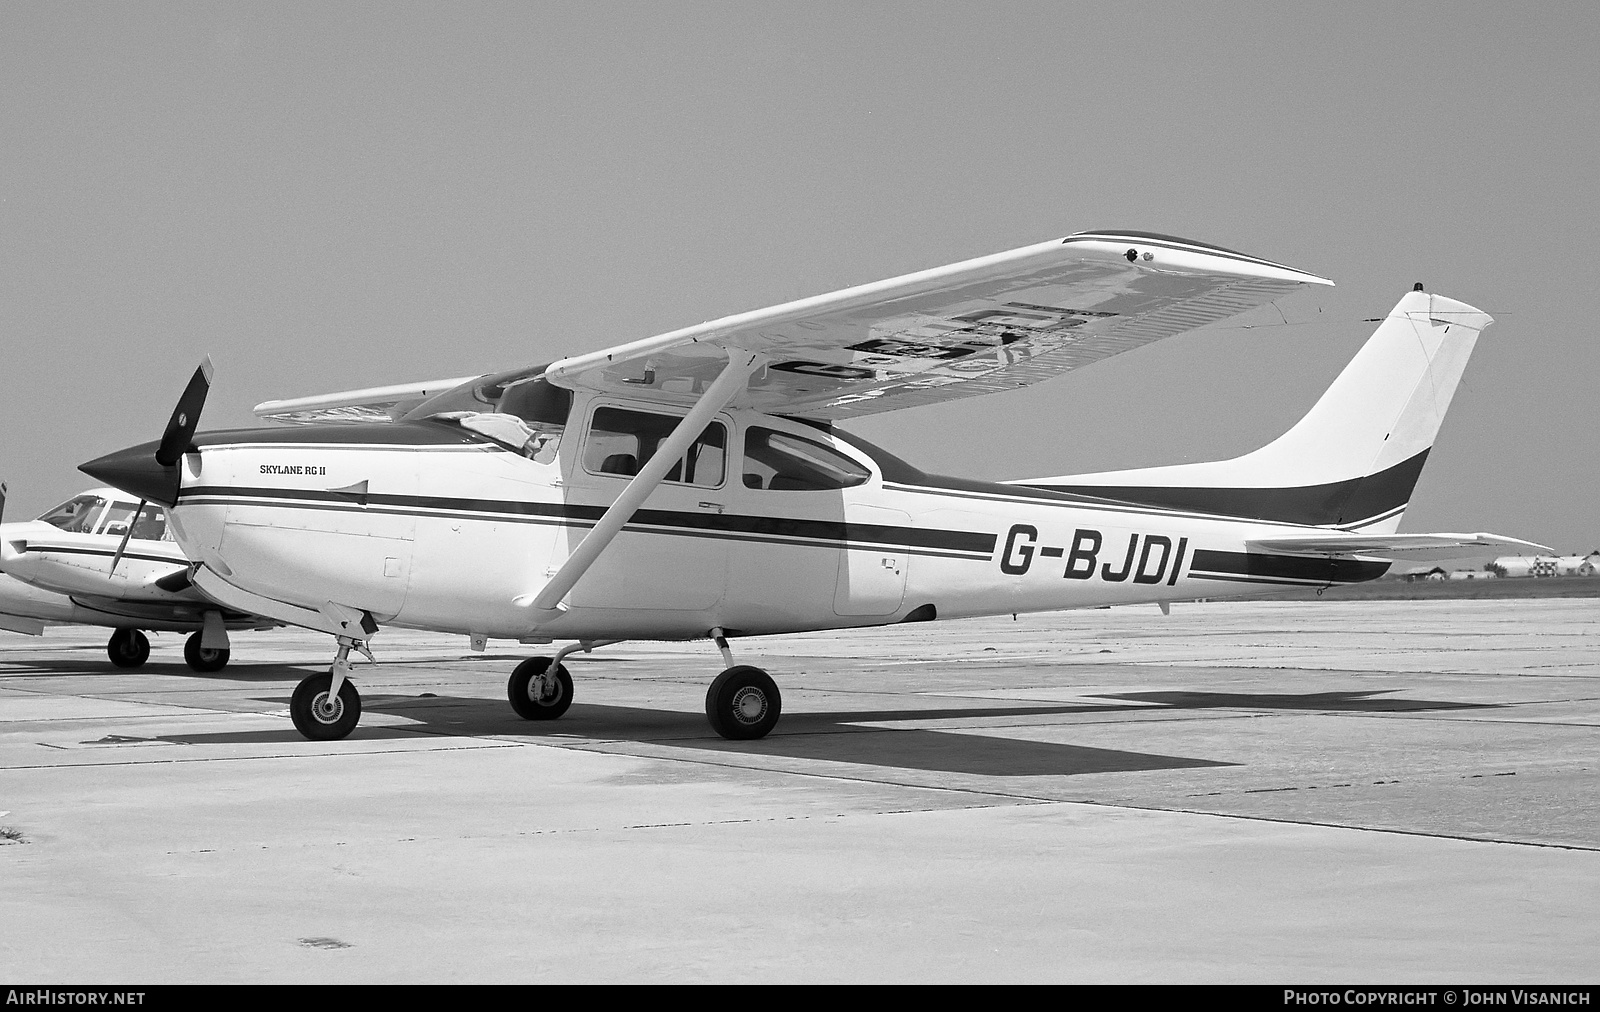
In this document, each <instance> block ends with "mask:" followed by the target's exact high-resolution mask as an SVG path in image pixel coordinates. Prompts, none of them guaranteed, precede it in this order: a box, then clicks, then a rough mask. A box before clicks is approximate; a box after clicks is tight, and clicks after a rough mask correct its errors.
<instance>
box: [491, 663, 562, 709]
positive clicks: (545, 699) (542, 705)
mask: <svg viewBox="0 0 1600 1012" xmlns="http://www.w3.org/2000/svg"><path fill="white" fill-rule="evenodd" d="M549 666H550V658H548V657H530V658H528V659H527V660H525V661H523V662H522V663H521V664H518V665H517V669H516V670H515V671H513V672H511V680H510V681H508V682H506V698H508V699H510V700H511V708H512V709H513V710H515V711H517V716H519V717H521V718H522V719H523V720H555V719H556V718H557V717H559V716H561V715H562V714H563V713H566V712H567V707H569V706H571V705H572V676H571V675H569V674H567V666H566V665H565V664H557V665H556V676H555V678H554V680H551V681H548V682H547V683H546V685H545V688H544V690H543V691H542V692H541V691H540V690H539V688H538V686H539V676H540V675H542V674H544V671H545V669H546V668H548V667H549Z"/></svg>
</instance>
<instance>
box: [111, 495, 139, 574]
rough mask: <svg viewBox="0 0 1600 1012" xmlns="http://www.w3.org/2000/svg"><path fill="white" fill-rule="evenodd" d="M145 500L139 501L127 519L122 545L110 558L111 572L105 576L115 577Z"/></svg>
mask: <svg viewBox="0 0 1600 1012" xmlns="http://www.w3.org/2000/svg"><path fill="white" fill-rule="evenodd" d="M146 501H147V500H144V499H140V500H139V506H138V508H137V509H135V510H134V511H133V516H131V517H129V518H128V529H127V530H125V531H123V532H122V544H120V545H118V546H117V554H115V555H113V556H112V557H111V572H109V573H107V574H106V575H107V576H115V575H117V563H119V562H121V561H122V553H123V552H126V551H127V550H128V539H129V538H131V537H133V525H134V524H136V523H138V522H139V514H140V513H143V512H144V507H145V503H146Z"/></svg>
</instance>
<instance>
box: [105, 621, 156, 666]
mask: <svg viewBox="0 0 1600 1012" xmlns="http://www.w3.org/2000/svg"><path fill="white" fill-rule="evenodd" d="M106 656H107V657H109V658H111V663H112V664H115V665H116V666H117V667H119V668H137V667H138V666H139V665H141V664H143V663H144V662H145V661H148V660H149V659H150V640H149V639H148V638H147V637H146V636H145V634H144V633H142V632H140V631H139V630H137V629H118V630H117V631H116V632H114V633H112V634H111V639H110V641H109V642H108V643H106Z"/></svg>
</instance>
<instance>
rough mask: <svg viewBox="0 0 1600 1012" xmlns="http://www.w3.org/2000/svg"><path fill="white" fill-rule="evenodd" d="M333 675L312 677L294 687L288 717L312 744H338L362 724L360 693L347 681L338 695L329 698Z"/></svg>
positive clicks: (340, 688)
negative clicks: (316, 742)
mask: <svg viewBox="0 0 1600 1012" xmlns="http://www.w3.org/2000/svg"><path fill="white" fill-rule="evenodd" d="M332 687H333V675H332V674H331V673H327V674H321V675H312V676H310V677H309V678H306V679H304V680H302V681H301V682H300V684H299V685H296V686H295V687H294V695H293V696H291V697H289V717H290V719H292V720H293V721H294V727H295V730H297V731H299V732H300V733H301V734H303V735H305V736H306V737H307V738H309V739H311V740H312V741H338V740H339V739H340V738H343V737H345V736H346V735H348V734H349V733H350V732H351V731H354V730H355V729H356V724H357V723H359V722H360V720H361V693H359V692H357V691H356V687H355V686H354V685H351V684H350V679H348V678H346V679H345V681H344V684H343V685H341V686H340V687H339V695H338V696H336V697H333V696H330V695H329V693H328V690H329V689H330V688H332Z"/></svg>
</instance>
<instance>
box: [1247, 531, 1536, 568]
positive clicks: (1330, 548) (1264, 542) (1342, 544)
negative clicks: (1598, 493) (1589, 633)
mask: <svg viewBox="0 0 1600 1012" xmlns="http://www.w3.org/2000/svg"><path fill="white" fill-rule="evenodd" d="M1245 548H1246V549H1247V550H1249V551H1252V552H1267V553H1270V554H1274V555H1309V556H1315V557H1318V558H1353V557H1357V556H1360V557H1363V558H1379V559H1408V560H1415V561H1419V562H1420V561H1426V560H1428V559H1451V558H1460V557H1461V556H1464V555H1484V554H1501V555H1551V554H1553V552H1552V550H1551V549H1549V548H1546V547H1545V546H1544V545H1536V544H1534V543H1533V542H1531V541H1519V540H1517V539H1516V538H1507V537H1501V536H1500V535H1498V534H1382V535H1369V534H1337V533H1329V534H1319V535H1316V536H1314V537H1305V538H1301V537H1291V538H1253V539H1251V540H1249V541H1246V542H1245Z"/></svg>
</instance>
